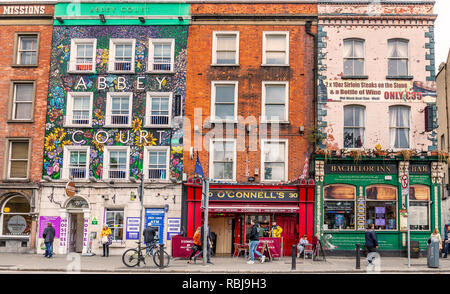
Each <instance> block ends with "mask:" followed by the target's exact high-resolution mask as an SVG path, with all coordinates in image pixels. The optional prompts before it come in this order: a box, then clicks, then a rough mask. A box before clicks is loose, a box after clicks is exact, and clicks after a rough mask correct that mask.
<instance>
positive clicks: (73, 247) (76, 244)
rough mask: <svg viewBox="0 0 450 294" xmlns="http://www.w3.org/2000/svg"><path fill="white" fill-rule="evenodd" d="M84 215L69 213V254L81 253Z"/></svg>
mask: <svg viewBox="0 0 450 294" xmlns="http://www.w3.org/2000/svg"><path fill="white" fill-rule="evenodd" d="M83 233H84V215H83V213H80V212H74V213H69V253H70V252H77V253H81V252H83Z"/></svg>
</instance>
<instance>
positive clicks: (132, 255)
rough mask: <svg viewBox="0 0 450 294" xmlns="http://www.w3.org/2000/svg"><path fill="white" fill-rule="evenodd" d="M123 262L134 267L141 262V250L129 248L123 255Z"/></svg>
mask: <svg viewBox="0 0 450 294" xmlns="http://www.w3.org/2000/svg"><path fill="white" fill-rule="evenodd" d="M122 262H123V263H124V264H125V265H126V266H128V267H134V266H136V265H137V264H138V263H139V252H138V251H137V250H136V249H128V250H127V251H125V252H124V253H123V255H122Z"/></svg>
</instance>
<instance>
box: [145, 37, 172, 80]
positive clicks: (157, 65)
mask: <svg viewBox="0 0 450 294" xmlns="http://www.w3.org/2000/svg"><path fill="white" fill-rule="evenodd" d="M174 61H175V39H149V54H148V66H149V68H148V71H150V72H173V71H175V68H174V66H175V62H174Z"/></svg>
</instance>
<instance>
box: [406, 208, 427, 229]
mask: <svg viewBox="0 0 450 294" xmlns="http://www.w3.org/2000/svg"><path fill="white" fill-rule="evenodd" d="M427 209H428V207H427V206H410V207H409V225H410V226H423V225H427V224H428V213H427Z"/></svg>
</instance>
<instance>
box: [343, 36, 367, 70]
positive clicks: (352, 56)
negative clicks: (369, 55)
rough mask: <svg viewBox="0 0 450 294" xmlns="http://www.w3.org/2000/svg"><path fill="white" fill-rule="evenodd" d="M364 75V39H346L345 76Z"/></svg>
mask: <svg viewBox="0 0 450 294" xmlns="http://www.w3.org/2000/svg"><path fill="white" fill-rule="evenodd" d="M362 75H364V40H362V39H346V40H344V76H362Z"/></svg>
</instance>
